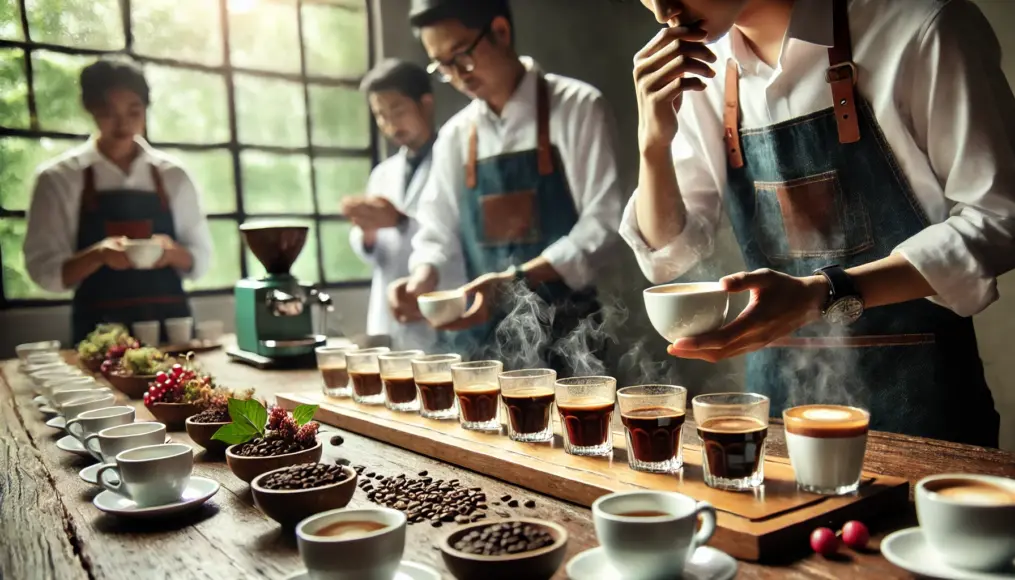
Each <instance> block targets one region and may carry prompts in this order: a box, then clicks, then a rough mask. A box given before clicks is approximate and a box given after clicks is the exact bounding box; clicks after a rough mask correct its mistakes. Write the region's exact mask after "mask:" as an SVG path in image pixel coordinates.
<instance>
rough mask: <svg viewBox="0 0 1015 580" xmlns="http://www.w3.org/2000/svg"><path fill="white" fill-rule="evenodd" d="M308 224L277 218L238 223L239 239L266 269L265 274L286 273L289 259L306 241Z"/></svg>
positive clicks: (287, 272) (291, 263)
mask: <svg viewBox="0 0 1015 580" xmlns="http://www.w3.org/2000/svg"><path fill="white" fill-rule="evenodd" d="M309 231H310V226H307V225H303V224H299V223H293V222H279V221H263V222H250V223H245V224H243V225H241V226H240V232H242V233H243V241H244V242H246V244H247V247H248V248H250V251H251V252H253V254H254V256H256V257H257V259H258V261H259V262H261V264H262V265H263V266H264V269H265V270H267V271H268V276H269V277H271V276H288V275H289V269H290V268H292V265H293V262H295V261H296V258H298V257H299V255H300V252H302V251H303V246H304V244H306V243H307V233H308V232H309Z"/></svg>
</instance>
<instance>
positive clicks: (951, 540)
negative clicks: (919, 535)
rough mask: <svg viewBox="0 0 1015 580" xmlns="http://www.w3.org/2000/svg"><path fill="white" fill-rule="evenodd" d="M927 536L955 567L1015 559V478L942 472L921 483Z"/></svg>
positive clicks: (997, 565)
mask: <svg viewBox="0 0 1015 580" xmlns="http://www.w3.org/2000/svg"><path fill="white" fill-rule="evenodd" d="M916 517H917V519H919V520H920V530H921V531H922V532H923V537H924V540H925V541H926V542H927V544H928V545H929V546H930V547H931V548H933V549H934V551H936V552H937V554H938V556H939V557H940V558H941V559H942V560H943V561H944V562H946V563H947V564H948V565H950V566H954V567H955V568H965V569H968V570H981V571H989V570H998V569H1003V568H1005V567H1010V566H1011V565H1012V560H1015V480H1012V479H1008V478H1005V477H996V476H992V475H965V474H942V475H932V476H930V477H925V478H923V479H921V480H920V481H919V482H918V483H917V484H916Z"/></svg>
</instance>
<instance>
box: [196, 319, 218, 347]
mask: <svg viewBox="0 0 1015 580" xmlns="http://www.w3.org/2000/svg"><path fill="white" fill-rule="evenodd" d="M224 328H225V325H224V324H223V323H222V321H221V320H205V321H203V322H198V323H197V328H196V330H195V332H196V333H197V339H198V340H201V341H204V342H211V343H217V342H218V341H219V339H221V338H222V332H223V330H224Z"/></svg>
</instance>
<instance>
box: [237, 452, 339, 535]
mask: <svg viewBox="0 0 1015 580" xmlns="http://www.w3.org/2000/svg"><path fill="white" fill-rule="evenodd" d="M356 479H357V476H356V472H355V471H354V470H353V469H352V468H351V467H347V466H344V465H335V464H333V463H300V464H298V465H290V466H288V467H282V468H279V469H274V470H272V471H269V472H267V473H262V474H261V475H259V476H257V477H255V478H254V480H253V481H251V482H250V489H251V492H252V493H253V496H254V504H255V505H257V507H258V508H259V509H260V510H261V511H262V512H264V514H265V515H266V516H268V517H269V518H271V519H273V520H275V521H276V522H278V523H280V524H282V525H283V526H286V527H292V526H295V525H296V524H298V523H299V522H300V520H302V519H304V518H307V517H310V516H312V515H314V514H317V513H321V512H325V511H328V510H333V509H338V508H342V507H345V506H346V505H348V504H349V500H351V499H352V495H353V493H355V491H356Z"/></svg>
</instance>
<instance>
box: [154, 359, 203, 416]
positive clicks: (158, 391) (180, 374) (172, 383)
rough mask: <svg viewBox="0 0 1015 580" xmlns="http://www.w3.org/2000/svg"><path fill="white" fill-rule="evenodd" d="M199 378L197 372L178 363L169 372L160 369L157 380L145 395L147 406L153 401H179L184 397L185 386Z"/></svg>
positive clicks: (156, 376)
mask: <svg viewBox="0 0 1015 580" xmlns="http://www.w3.org/2000/svg"><path fill="white" fill-rule="evenodd" d="M196 378H197V373H196V372H194V371H193V370H191V369H185V368H183V367H182V366H180V365H178V364H176V365H173V368H171V369H170V370H169V372H168V373H167V372H163V371H160V372H159V373H158V374H156V375H155V382H154V383H152V385H151V386H150V387H149V388H148V392H147V393H145V395H144V404H145V406H146V407H149V406H151V405H152V404H153V403H179V402H181V400H182V399H183V392H184V387H185V386H186V385H187V383H188V382H190V381H193V380H195V379H196Z"/></svg>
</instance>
